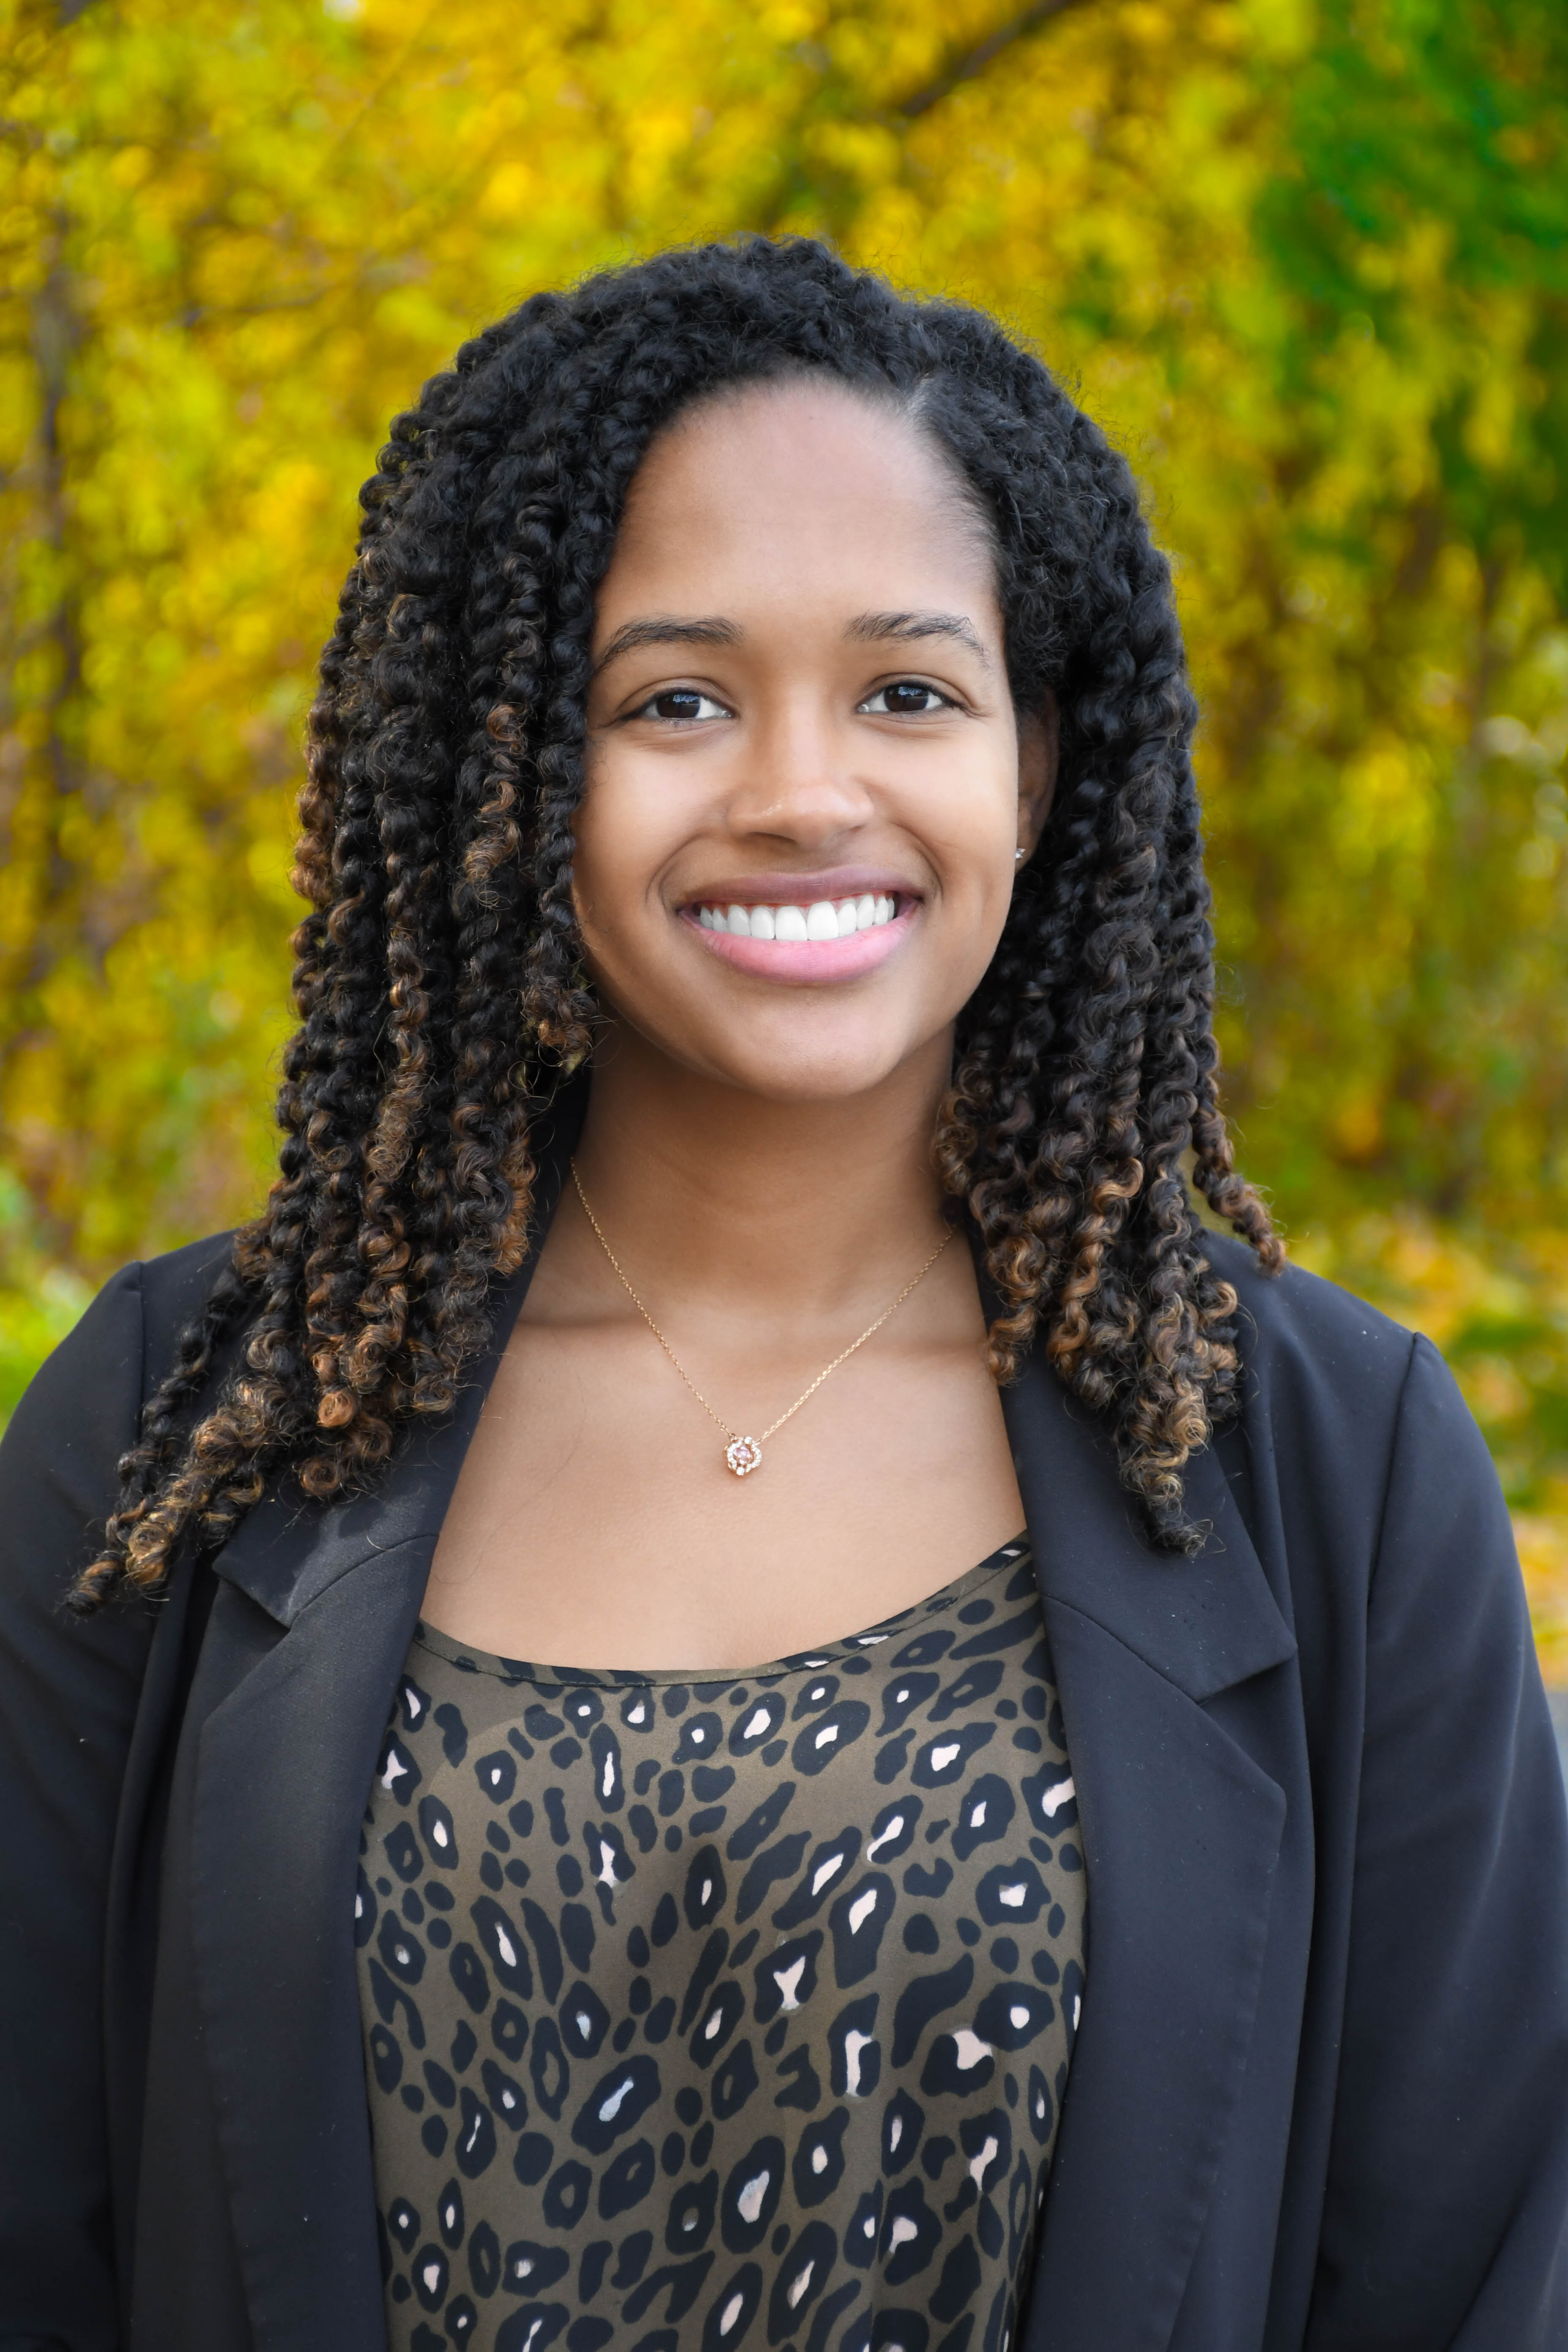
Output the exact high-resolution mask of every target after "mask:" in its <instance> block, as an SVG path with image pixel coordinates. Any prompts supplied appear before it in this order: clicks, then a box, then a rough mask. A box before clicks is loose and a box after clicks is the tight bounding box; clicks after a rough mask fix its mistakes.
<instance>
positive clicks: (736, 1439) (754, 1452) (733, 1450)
mask: <svg viewBox="0 0 1568 2352" xmlns="http://www.w3.org/2000/svg"><path fill="white" fill-rule="evenodd" d="M572 1181H573V1182H574V1184H575V1186H576V1187H577V1198H578V1199H579V1200H580V1201H581V1202H582V1203H583V1208H584V1213H585V1214H586V1216H587V1219H588V1223H590V1224H591V1225H592V1226H593V1228H594V1231H595V1234H597V1236H598V1242H599V1247H600V1248H601V1249H602V1250H603V1251H604V1253H605V1256H606V1257H607V1258H608V1259H609V1261H610V1264H611V1265H613V1266H614V1267H615V1269H616V1276H618V1278H619V1280H620V1285H621V1287H622V1289H623V1290H624V1291H625V1292H626V1297H628V1298H629V1299H630V1300H631V1302H632V1305H633V1306H634V1307H636V1308H637V1313H638V1314H639V1315H640V1316H641V1317H642V1319H643V1321H644V1322H645V1323H646V1324H647V1328H648V1329H649V1330H650V1331H651V1332H652V1333H653V1336H654V1338H655V1339H657V1340H658V1344H659V1346H660V1347H661V1348H662V1349H664V1352H665V1354H666V1355H667V1356H668V1358H669V1360H670V1362H671V1363H672V1364H673V1365H674V1366H675V1369H676V1370H677V1371H678V1372H679V1374H680V1377H681V1379H682V1380H683V1381H685V1382H686V1385H687V1387H688V1388H689V1390H690V1391H691V1393H692V1395H693V1396H694V1397H695V1398H696V1399H697V1402H698V1403H699V1404H700V1406H701V1407H702V1410H703V1412H705V1413H706V1414H707V1415H708V1418H709V1420H710V1421H711V1422H716V1423H718V1426H719V1427H720V1428H721V1430H722V1431H723V1433H724V1434H725V1436H726V1437H727V1438H728V1439H729V1441H730V1442H729V1444H727V1445H726V1446H725V1448H724V1462H725V1466H726V1467H727V1468H728V1469H731V1470H732V1471H733V1472H734V1474H735V1475H736V1477H737V1478H749V1477H750V1476H751V1475H752V1471H753V1470H760V1469H761V1468H762V1466H763V1445H764V1444H765V1443H766V1441H767V1440H768V1439H769V1438H770V1437H773V1436H776V1435H777V1433H778V1432H779V1431H780V1430H781V1429H782V1428H783V1427H784V1423H785V1422H786V1421H793V1420H794V1419H795V1414H796V1413H797V1412H799V1411H800V1409H801V1406H802V1405H803V1404H805V1402H806V1400H807V1399H808V1398H809V1397H814V1396H815V1395H816V1391H817V1390H818V1389H819V1388H820V1387H821V1386H822V1383H823V1381H825V1380H826V1378H827V1375H828V1373H829V1372H836V1371H837V1370H838V1367H839V1365H840V1364H843V1363H847V1361H848V1360H849V1358H850V1357H851V1356H852V1355H853V1354H854V1353H855V1350H856V1349H857V1348H863V1347H864V1346H865V1344H866V1342H867V1340H868V1339H871V1338H872V1337H873V1336H874V1335H875V1334H876V1333H877V1332H879V1330H880V1329H881V1328H882V1326H883V1324H884V1323H885V1322H886V1321H887V1320H888V1318H889V1316H891V1315H896V1314H897V1313H898V1311H899V1308H900V1307H901V1306H902V1305H903V1303H904V1301H905V1299H906V1298H907V1297H909V1295H910V1291H911V1290H913V1289H914V1288H915V1287H916V1286H917V1285H919V1284H920V1283H922V1282H923V1281H924V1280H925V1278H926V1276H927V1275H928V1274H929V1273H930V1272H931V1268H932V1266H933V1265H935V1264H936V1262H937V1260H938V1258H939V1257H940V1256H941V1255H942V1252H943V1250H944V1249H945V1248H946V1247H947V1245H948V1244H949V1242H950V1241H951V1240H952V1236H953V1234H955V1233H956V1232H957V1230H958V1228H957V1227H956V1225H952V1226H949V1228H948V1230H947V1232H946V1233H945V1234H943V1235H942V1239H941V1241H939V1242H938V1244H937V1245H936V1247H935V1249H933V1250H932V1252H931V1255H930V1257H928V1258H927V1260H926V1262H925V1264H924V1265H922V1266H921V1270H920V1272H919V1274H917V1275H916V1276H914V1279H913V1281H910V1282H906V1283H905V1285H904V1286H903V1288H902V1290H900V1293H899V1295H898V1297H896V1298H895V1299H894V1301H893V1303H892V1305H891V1306H890V1307H883V1309H882V1312H881V1313H880V1315H879V1316H878V1318H877V1319H876V1321H875V1322H874V1323H868V1325H867V1327H866V1328H865V1330H864V1331H862V1332H861V1334H860V1337H859V1338H858V1339H852V1340H851V1341H850V1343H849V1345H848V1347H847V1348H846V1349H845V1350H844V1352H843V1354H842V1355H839V1356H835V1357H834V1359H833V1361H832V1362H831V1363H830V1364H825V1365H824V1366H823V1368H822V1370H821V1371H819V1372H818V1374H817V1376H816V1379H815V1380H814V1381H813V1382H812V1384H811V1386H810V1387H809V1388H808V1389H804V1390H803V1391H801V1393H800V1395H799V1396H797V1397H796V1399H795V1402H794V1403H793V1404H792V1405H791V1407H790V1409H789V1411H788V1412H781V1413H780V1415H779V1417H778V1419H777V1420H776V1421H775V1422H774V1423H773V1427H772V1428H771V1429H764V1430H763V1433H762V1436H761V1437H743V1436H742V1434H741V1433H740V1431H739V1430H736V1429H731V1426H730V1424H729V1423H728V1422H727V1421H725V1420H723V1419H722V1417H721V1415H720V1414H718V1413H716V1412H714V1410H713V1408H712V1406H711V1405H710V1403H709V1402H708V1400H707V1398H706V1397H705V1396H704V1395H703V1393H702V1391H701V1390H700V1388H699V1387H698V1385H697V1383H696V1381H694V1380H693V1379H692V1377H691V1375H690V1373H689V1371H688V1370H686V1367H685V1366H684V1365H683V1364H682V1362H681V1360H680V1359H679V1356H678V1355H677V1354H676V1352H675V1349H673V1348H672V1347H671V1346H670V1344H669V1341H668V1339H666V1338H665V1336H664V1333H663V1332H662V1331H661V1330H660V1329H659V1328H658V1324H657V1323H656V1322H655V1321H654V1319H653V1317H652V1316H651V1315H650V1314H649V1313H648V1311H647V1307H645V1306H644V1305H643V1303H642V1300H641V1299H640V1298H639V1297H637V1292H636V1291H635V1290H634V1289H633V1288H632V1286H631V1284H630V1283H629V1282H628V1281H627V1280H626V1275H625V1273H624V1271H623V1270H622V1266H621V1262H620V1260H619V1258H618V1257H617V1256H616V1253H615V1251H614V1250H613V1249H612V1248H611V1247H610V1244H609V1243H608V1242H607V1241H606V1240H605V1234H604V1228H603V1226H602V1225H601V1224H600V1223H599V1220H598V1218H597V1217H596V1216H595V1214H594V1212H593V1209H592V1207H591V1206H590V1204H589V1201H588V1195H587V1194H586V1192H584V1190H583V1179H582V1178H581V1176H579V1175H578V1173H577V1162H576V1161H575V1160H573V1162H572Z"/></svg>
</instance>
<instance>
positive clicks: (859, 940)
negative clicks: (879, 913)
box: [677, 866, 924, 988]
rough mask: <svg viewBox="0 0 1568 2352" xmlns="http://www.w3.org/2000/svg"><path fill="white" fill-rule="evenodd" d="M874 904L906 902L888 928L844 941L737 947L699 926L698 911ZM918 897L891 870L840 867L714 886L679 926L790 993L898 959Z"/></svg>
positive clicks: (691, 904)
mask: <svg viewBox="0 0 1568 2352" xmlns="http://www.w3.org/2000/svg"><path fill="white" fill-rule="evenodd" d="M868 892H869V893H870V894H871V895H872V896H873V897H875V896H878V895H880V896H882V897H884V898H898V899H901V900H902V902H903V903H902V905H901V907H900V910H899V912H898V913H897V914H896V915H895V916H894V918H893V919H892V921H891V922H890V923H881V924H879V925H878V927H877V929H875V930H870V931H853V932H851V933H850V935H849V937H848V938H847V939H845V940H738V939H736V938H734V937H733V936H732V935H731V933H730V932H728V931H705V930H704V929H702V926H701V924H700V922H699V921H698V919H697V909H698V908H699V907H717V906H738V907H776V906H780V905H782V904H785V903H788V902H791V901H793V902H795V903H796V904H799V905H803V906H809V905H811V904H812V903H813V902H814V901H815V900H816V899H818V898H826V899H828V900H829V901H833V902H836V901H837V900H838V899H840V898H862V897H864V896H865V895H866V894H867V893H868ZM923 903H924V901H923V898H921V894H920V893H918V892H916V891H911V889H910V885H909V881H908V878H907V877H904V876H901V875H896V874H892V873H890V872H889V870H888V868H887V867H886V866H835V867H834V868H833V869H832V870H831V871H830V872H823V871H821V870H820V869H819V870H818V871H817V872H816V873H815V874H747V875H735V876H731V877H729V878H727V879H726V880H724V881H722V882H713V883H710V884H709V885H708V886H707V887H706V888H704V889H703V890H702V891H701V892H700V894H698V895H697V896H695V897H693V898H690V899H689V901H688V902H687V904H686V905H685V906H684V907H682V908H680V909H679V915H678V918H677V919H678V920H679V923H680V925H681V928H682V929H684V930H687V931H689V933H690V934H691V936H692V938H693V939H695V940H698V941H699V942H700V945H701V946H702V947H703V948H705V949H706V950H707V951H708V953H709V954H710V955H714V956H717V957H718V958H719V960H720V961H721V963H727V964H729V965H731V968H732V969H733V970H734V971H744V972H749V973H752V974H753V975H754V976H755V977H756V978H757V979H759V980H771V981H775V982H778V983H780V985H782V986H784V987H785V988H810V987H812V986H830V985H832V983H834V982H842V981H847V980H859V979H862V978H863V977H864V976H865V974H866V973H868V972H871V971H876V970H877V969H878V968H879V966H880V965H881V964H884V963H886V962H887V961H888V958H889V956H891V955H896V954H897V952H898V950H899V949H900V947H902V945H903V943H904V941H905V940H907V939H908V937H909V935H910V931H911V930H912V929H914V926H915V924H916V922H917V921H918V920H919V919H920V915H921V909H922V907H923Z"/></svg>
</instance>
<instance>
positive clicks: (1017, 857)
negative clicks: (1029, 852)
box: [1013, 849, 1024, 866]
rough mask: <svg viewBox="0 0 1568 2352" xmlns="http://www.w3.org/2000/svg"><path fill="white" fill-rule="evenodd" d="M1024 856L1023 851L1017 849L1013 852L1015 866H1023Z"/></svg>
mask: <svg viewBox="0 0 1568 2352" xmlns="http://www.w3.org/2000/svg"><path fill="white" fill-rule="evenodd" d="M1023 856H1024V853H1023V851H1022V850H1021V849H1016V850H1015V851H1014V852H1013V863H1014V865H1015V866H1018V865H1021V864H1022V862H1023Z"/></svg>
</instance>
